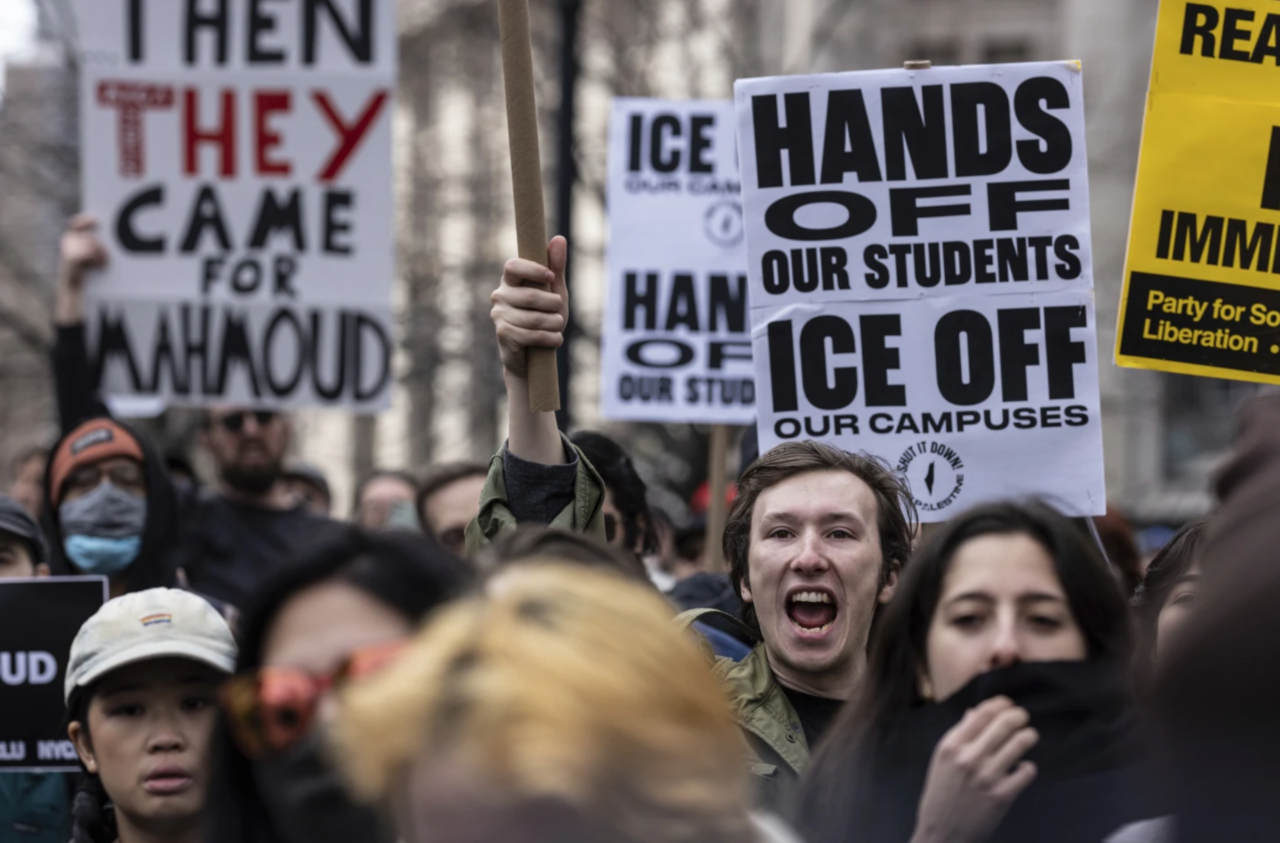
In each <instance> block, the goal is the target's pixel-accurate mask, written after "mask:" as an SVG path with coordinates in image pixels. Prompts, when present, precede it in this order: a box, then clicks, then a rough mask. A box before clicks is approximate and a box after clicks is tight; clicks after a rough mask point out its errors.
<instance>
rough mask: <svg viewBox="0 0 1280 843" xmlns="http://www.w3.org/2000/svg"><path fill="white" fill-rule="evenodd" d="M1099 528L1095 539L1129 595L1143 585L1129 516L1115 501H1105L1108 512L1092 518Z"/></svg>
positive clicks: (1135, 539) (1140, 566)
mask: <svg viewBox="0 0 1280 843" xmlns="http://www.w3.org/2000/svg"><path fill="white" fill-rule="evenodd" d="M1093 523H1094V526H1095V527H1097V529H1098V540H1099V541H1100V542H1101V543H1102V550H1103V551H1104V552H1105V553H1106V554H1107V561H1108V562H1110V563H1111V566H1112V567H1113V568H1114V569H1115V572H1116V576H1117V577H1118V578H1119V579H1120V585H1121V586H1122V587H1123V588H1124V593H1125V594H1126V595H1129V596H1132V595H1133V594H1134V593H1135V592H1136V591H1137V590H1138V586H1140V585H1142V571H1143V565H1142V555H1141V554H1140V553H1138V541H1137V537H1136V536H1135V535H1134V532H1133V525H1132V524H1130V523H1129V518H1128V516H1126V515H1125V514H1124V513H1123V512H1121V511H1120V510H1119V509H1117V508H1116V507H1115V505H1113V504H1110V503H1108V504H1107V514H1106V515H1098V516H1095V517H1094V519H1093Z"/></svg>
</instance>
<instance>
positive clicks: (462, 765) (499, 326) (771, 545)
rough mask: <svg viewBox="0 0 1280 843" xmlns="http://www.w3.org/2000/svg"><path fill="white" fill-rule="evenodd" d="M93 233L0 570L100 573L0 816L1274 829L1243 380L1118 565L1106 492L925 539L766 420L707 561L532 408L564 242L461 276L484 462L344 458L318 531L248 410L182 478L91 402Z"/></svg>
mask: <svg viewBox="0 0 1280 843" xmlns="http://www.w3.org/2000/svg"><path fill="white" fill-rule="evenodd" d="M104 259H105V256H104V252H103V250H102V247H101V245H100V244H99V243H98V241H97V239H96V237H95V232H94V224H93V221H92V220H89V219H87V218H83V217H81V218H77V219H76V220H74V221H73V222H72V225H71V228H70V230H69V231H68V232H67V234H66V236H65V237H64V240H63V260H64V267H63V272H62V275H61V278H60V281H59V287H58V306H57V311H56V313H57V317H56V318H57V338H56V347H55V350H54V354H53V357H54V371H55V378H56V387H57V396H58V406H59V413H60V421H61V429H62V435H61V437H60V438H59V439H58V440H57V441H56V442H53V443H50V445H49V447H48V448H47V449H44V450H39V451H35V450H32V451H27V452H24V453H22V454H21V455H20V457H19V459H18V460H17V462H16V464H15V465H14V467H13V468H14V471H13V475H14V483H13V486H12V488H11V495H10V496H7V497H0V577H6V578H7V577H20V578H30V577H49V576H53V577H60V576H69V575H83V574H89V575H100V576H103V577H105V578H107V580H108V582H109V593H110V597H111V599H110V600H109V601H108V602H107V603H106V604H105V605H104V606H103V607H102V608H101V610H100V611H98V612H97V614H95V615H94V616H93V617H92V618H91V619H90V620H89V621H88V622H86V623H85V624H84V626H83V627H82V628H81V630H80V633H79V635H78V636H77V638H76V640H75V643H74V644H73V646H72V647H71V651H70V653H68V654H65V656H66V658H65V664H66V670H65V702H66V716H65V722H66V734H67V737H68V739H69V740H70V741H71V742H72V744H73V745H74V748H75V751H76V754H77V756H78V758H79V761H80V765H81V768H82V770H81V773H80V774H79V775H76V776H67V775H61V774H34V773H9V774H0V839H2V840H4V841H9V840H23V841H31V843H46V841H47V843H66V841H68V840H70V841H74V843H117V841H118V843H227V841H236V842H237V843H329V841H332V843H380V842H381V841H386V842H387V843H391V841H404V842H405V843H428V841H430V843H488V841H503V843H521V841H528V843H534V841H567V843H604V841H624V843H631V842H632V841H634V843H685V842H686V841H687V842H688V843H694V841H709V843H766V842H769V843H783V841H809V843H827V841H831V843H835V841H868V842H869V843H877V842H878V841H883V843H980V841H1000V843H1005V842H1006V841H1007V842H1008V843H1025V841H1049V843H1058V842H1059V841H1060V843H1104V841H1105V843H1201V841H1205V842H1206V843H1207V841H1255V840H1256V841H1262V840H1273V839H1275V838H1276V834H1277V831H1276V829H1278V828H1280V803H1277V802H1276V800H1275V798H1274V793H1275V792H1276V788H1277V786H1280V658H1277V656H1280V653H1277V649H1278V648H1280V612H1277V611H1276V608H1275V607H1276V606H1277V604H1278V601H1280V566H1278V565H1276V564H1274V560H1275V554H1276V553H1277V548H1280V519H1278V518H1277V517H1276V515H1277V510H1278V508H1280V402H1278V401H1277V400H1276V399H1275V398H1269V399H1260V401H1259V403H1258V404H1257V405H1256V406H1255V407H1253V408H1251V409H1250V410H1249V411H1248V412H1247V413H1246V415H1245V418H1244V420H1243V423H1242V432H1241V438H1240V443H1239V451H1238V453H1237V454H1236V456H1235V457H1234V459H1233V460H1232V462H1231V463H1230V464H1229V465H1228V466H1227V467H1226V469H1225V470H1224V472H1223V473H1222V475H1221V479H1220V482H1219V486H1218V492H1219V497H1220V499H1221V507H1220V509H1219V511H1218V512H1216V513H1215V514H1213V515H1212V516H1211V517H1209V518H1208V519H1206V520H1204V521H1197V522H1194V523H1191V524H1188V525H1186V526H1185V527H1183V528H1182V529H1181V530H1180V531H1179V532H1178V533H1177V534H1176V535H1174V536H1173V537H1172V538H1171V540H1169V541H1168V542H1167V543H1166V544H1165V545H1164V547H1163V548H1162V549H1160V550H1159V552H1158V553H1156V554H1155V555H1154V558H1153V559H1152V560H1151V561H1150V564H1149V565H1146V566H1144V565H1143V564H1142V560H1141V558H1140V553H1139V551H1138V549H1137V546H1136V544H1135V542H1134V540H1133V537H1132V535H1131V534H1130V533H1128V532H1127V531H1126V529H1125V528H1124V525H1123V521H1122V519H1121V518H1120V517H1119V516H1118V515H1117V514H1115V513H1111V514H1109V515H1108V516H1107V517H1106V518H1104V519H1099V520H1098V523H1097V524H1096V525H1095V524H1090V523H1089V522H1088V521H1085V520H1083V519H1071V518H1068V517H1065V516H1064V515H1062V514H1060V513H1058V512H1057V511H1055V510H1054V509H1053V508H1052V507H1050V506H1048V505H1046V504H1042V503H1038V502H1034V501H1006V502H997V503H991V504H988V505H985V506H982V507H979V508H977V509H974V510H971V511H969V512H967V513H963V514H960V515H958V516H957V517H955V518H954V519H952V520H951V521H950V522H949V523H947V524H945V525H941V526H939V527H938V528H936V529H932V530H931V531H929V532H928V533H922V530H921V527H920V525H919V523H918V519H917V513H916V511H915V507H914V504H913V503H912V496H911V494H910V490H909V489H908V488H907V487H906V485H905V482H904V480H903V479H902V478H901V476H900V475H898V474H897V473H895V472H894V471H893V470H891V469H890V468H889V466H887V465H886V464H884V463H883V462H881V461H880V460H877V459H876V458H874V457H871V456H867V455H864V454H855V453H848V452H845V451H841V450H838V449H836V448H833V447H830V446H828V445H824V444H821V443H817V442H796V443H790V444H787V445H783V446H780V447H778V448H776V449H774V450H773V451H770V452H768V453H765V454H760V455H755V454H752V455H750V456H751V458H750V459H748V460H745V461H744V470H743V471H742V473H741V476H740V477H739V478H738V482H737V484H736V489H735V493H736V497H734V499H733V502H732V506H731V508H730V511H729V513H728V520H727V526H726V529H725V532H724V536H723V558H724V561H725V568H726V570H723V571H721V570H712V569H709V568H708V567H707V565H706V563H705V562H704V558H705V556H704V551H705V547H703V546H702V544H701V541H700V539H701V536H702V531H701V529H700V528H701V525H695V528H694V529H693V530H689V529H677V528H676V526H675V525H674V524H673V523H672V519H671V518H670V517H668V516H667V515H665V514H663V513H662V512H661V511H659V510H657V509H656V508H652V507H651V506H650V503H649V501H650V495H649V494H648V491H649V490H648V489H647V488H646V484H645V482H644V481H643V480H642V479H641V477H640V474H639V473H638V472H637V470H636V467H635V465H634V464H633V463H632V460H631V459H630V457H629V456H628V454H627V452H626V449H625V448H623V447H622V446H621V445H620V444H619V443H617V442H615V441H613V440H611V439H609V438H608V437H606V436H604V435H601V434H599V433H591V432H577V433H574V434H572V435H568V436H566V435H564V434H563V433H562V432H561V431H560V430H559V429H557V427H556V423H555V419H554V417H553V416H552V415H551V414H546V413H533V412H531V411H529V409H528V407H529V402H528V383H527V375H526V360H527V352H528V350H529V349H531V348H555V347H558V346H559V345H560V343H561V341H562V337H561V331H562V330H563V327H564V325H565V321H566V314H567V292H566V288H565V285H564V278H563V272H564V265H565V260H566V244H565V242H564V240H563V238H556V239H554V240H553V241H552V242H551V244H550V246H549V250H548V264H547V266H542V265H539V264H536V263H533V262H530V261H524V260H513V261H511V262H510V263H508V264H507V266H506V269H505V272H504V275H503V277H502V280H501V283H500V286H499V287H498V289H497V290H496V291H495V292H494V294H493V297H492V302H493V310H492V317H493V321H494V324H495V330H496V336H497V341H498V344H499V348H500V352H501V359H502V364H503V374H504V377H505V381H506V387H507V394H508V398H509V401H508V414H509V419H508V439H507V441H506V443H505V444H504V445H503V446H502V448H501V450H500V451H499V452H498V453H497V454H496V455H495V456H494V457H493V459H492V460H491V461H490V463H489V464H488V465H483V464H469V463H468V464H450V465H441V466H437V467H434V468H433V469H432V470H430V471H429V472H428V473H427V474H426V475H425V476H421V477H420V476H416V475H414V474H411V473H407V472H403V471H390V470H388V471H379V472H376V473H375V474H373V475H371V476H370V477H368V478H364V479H363V481H362V482H361V483H360V485H359V487H358V488H357V490H356V494H355V499H354V500H353V501H352V502H351V517H350V522H349V523H345V524H343V523H339V522H337V521H335V520H333V519H332V518H331V517H330V515H331V513H332V512H333V509H334V505H335V501H334V500H333V496H332V492H331V490H330V487H329V484H328V482H327V480H326V478H325V477H324V475H323V473H322V472H320V471H318V470H317V469H315V468H314V467H312V466H308V465H306V464H302V463H287V462H286V456H287V455H288V453H289V445H290V435H291V427H290V420H289V418H288V417H287V416H286V415H285V414H282V413H279V412H275V411H272V410H268V409H262V408H246V407H216V408H212V409H209V410H208V411H206V412H205V414H204V425H203V428H202V431H201V436H200V444H201V447H202V448H203V449H204V450H205V451H206V452H207V454H208V456H209V457H210V458H211V462H212V465H213V466H214V468H215V470H216V478H215V479H214V482H213V483H212V484H209V485H202V484H200V483H197V482H195V478H194V473H193V472H191V470H190V468H189V466H187V465H186V464H185V463H182V462H181V461H175V460H173V459H166V458H165V457H163V456H162V455H161V454H160V453H159V452H158V451H157V450H156V448H155V447H154V446H153V445H152V443H151V442H150V441H149V439H148V437H147V436H146V435H144V434H143V433H142V432H141V431H140V430H139V429H138V428H135V427H133V426H131V425H129V424H128V423H126V422H124V421H121V420H119V419H115V418H112V417H111V416H110V414H109V413H108V412H107V410H106V407H105V406H104V405H103V404H102V403H101V402H99V401H98V400H97V398H96V397H95V395H94V389H93V383H92V374H91V370H90V366H89V364H88V362H87V358H86V350H85V333H84V304H83V294H84V287H85V285H86V283H92V282H91V280H89V278H90V276H91V270H92V269H93V268H94V267H96V266H98V265H100V264H101V263H102V261H103V260H104ZM526 284H529V286H526ZM155 618H163V619H164V620H163V622H152V621H151V620H150V619H155ZM2 715H3V712H0V716H2Z"/></svg>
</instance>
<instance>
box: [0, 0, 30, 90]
mask: <svg viewBox="0 0 1280 843" xmlns="http://www.w3.org/2000/svg"><path fill="white" fill-rule="evenodd" d="M35 25H36V8H35V3H34V2H33V0H0V95H2V94H3V93H4V73H3V66H4V63H5V60H6V59H8V58H9V57H10V56H12V55H13V54H14V53H18V52H21V51H22V50H24V49H25V48H26V47H27V46H28V45H29V44H30V42H31V36H32V34H33V32H34V31H35Z"/></svg>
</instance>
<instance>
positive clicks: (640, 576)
mask: <svg viewBox="0 0 1280 843" xmlns="http://www.w3.org/2000/svg"><path fill="white" fill-rule="evenodd" d="M549 558H554V559H559V560H561V561H563V562H572V563H575V564H579V565H585V566H587V567H589V568H597V569H603V570H607V571H612V572H614V573H619V574H622V575H623V576H625V577H627V578H628V579H630V580H632V581H634V582H637V583H640V584H642V585H645V586H649V587H651V588H654V589H656V588H657V586H655V585H654V583H653V580H652V579H651V578H650V577H649V572H648V571H647V570H646V568H645V566H644V565H643V564H642V563H641V562H640V560H639V559H637V558H636V555H635V554H634V553H632V552H630V551H628V550H624V549H622V548H621V547H618V546H617V545H614V544H605V543H603V542H601V541H597V540H595V539H593V538H591V537H589V536H585V535H583V534H582V533H571V532H567V531H565V530H553V529H551V528H550V527H541V526H537V525H532V524H524V525H521V526H519V527H517V528H515V529H514V530H509V531H508V532H505V533H503V534H502V535H500V536H499V537H498V538H497V539H496V540H494V542H493V543H492V544H490V545H489V546H488V547H486V548H485V549H484V550H482V551H480V552H479V553H477V554H476V555H475V556H474V557H472V561H473V562H474V563H475V565H476V567H477V569H478V570H479V571H480V572H481V573H482V574H483V575H485V576H493V575H495V574H497V573H499V572H501V571H503V570H505V569H506V568H508V567H510V566H512V565H516V564H520V563H527V562H538V561H541V560H545V559H549ZM678 609H679V607H677V606H674V605H673V606H672V607H671V614H672V616H673V617H674V616H675V613H676V612H677V611H678ZM724 620H731V619H729V618H724ZM715 621H717V617H716V616H708V617H704V618H701V619H698V620H694V621H692V623H691V624H688V625H691V626H692V627H693V628H694V629H695V630H696V631H697V632H698V633H699V634H701V635H702V637H703V638H705V639H706V641H707V643H708V645H709V646H710V648H711V651H712V653H713V654H715V655H716V656H721V657H724V658H727V659H732V660H733V661H741V660H742V659H744V658H745V657H746V656H747V654H748V653H750V651H751V646H750V645H751V644H754V643H755V641H756V639H755V637H754V636H753V635H752V634H751V632H750V631H749V630H745V635H743V634H741V633H740V630H741V628H742V625H741V623H736V622H734V623H730V624H721V623H716V622H715ZM744 641H746V642H748V643H743V642H744Z"/></svg>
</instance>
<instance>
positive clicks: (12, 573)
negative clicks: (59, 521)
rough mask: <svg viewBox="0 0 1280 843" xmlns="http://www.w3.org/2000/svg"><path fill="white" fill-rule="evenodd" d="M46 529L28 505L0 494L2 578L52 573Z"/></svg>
mask: <svg viewBox="0 0 1280 843" xmlns="http://www.w3.org/2000/svg"><path fill="white" fill-rule="evenodd" d="M47 556H48V554H47V553H46V551H45V543H44V533H42V532H41V531H40V525H39V524H37V523H36V520H35V519H34V518H32V517H31V515H30V514H29V513H28V512H27V510H26V508H25V507H23V506H22V504H20V503H18V501H16V500H14V499H13V498H11V497H9V496H8V495H0V579H9V578H30V577H47V576H49V563H48V561H47Z"/></svg>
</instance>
